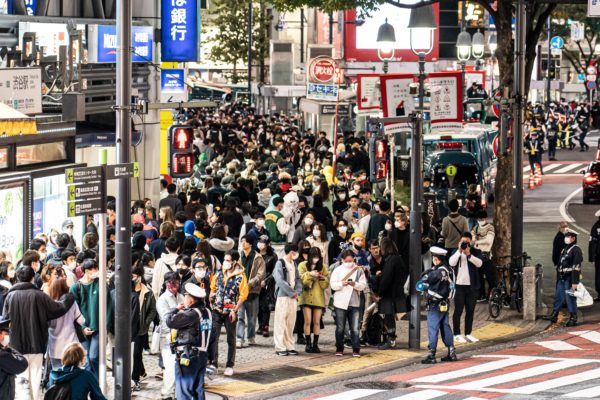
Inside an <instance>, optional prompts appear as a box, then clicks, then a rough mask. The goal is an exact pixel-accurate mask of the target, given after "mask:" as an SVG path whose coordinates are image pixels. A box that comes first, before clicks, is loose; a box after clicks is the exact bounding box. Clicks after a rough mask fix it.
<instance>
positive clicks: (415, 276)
mask: <svg viewBox="0 0 600 400" xmlns="http://www.w3.org/2000/svg"><path fill="white" fill-rule="evenodd" d="M436 28H437V25H436V22H435V13H434V11H433V7H432V6H431V5H428V6H422V7H418V8H413V9H412V10H411V12H410V19H409V21H408V29H409V30H410V49H411V50H412V52H413V53H414V54H416V55H417V56H418V57H419V114H420V117H419V118H418V119H417V123H418V129H413V132H414V134H413V140H412V142H413V143H412V151H411V153H412V154H411V158H410V168H411V169H410V171H411V172H410V186H411V191H410V239H409V240H410V242H409V243H410V245H409V265H410V282H411V284H410V303H411V306H412V310H411V311H410V322H409V335H408V346H409V347H410V348H411V349H419V348H420V342H421V321H420V319H421V299H420V297H419V294H418V293H417V291H416V287H415V282H417V281H418V280H419V279H420V275H421V271H422V265H423V261H422V259H421V235H422V229H421V218H422V210H421V209H422V203H423V200H422V198H423V171H422V165H421V164H422V163H421V159H422V154H421V153H422V141H423V111H424V110H423V109H424V106H423V101H424V100H423V98H424V97H425V56H427V54H429V53H431V51H432V50H433V33H434V31H435V29H436Z"/></svg>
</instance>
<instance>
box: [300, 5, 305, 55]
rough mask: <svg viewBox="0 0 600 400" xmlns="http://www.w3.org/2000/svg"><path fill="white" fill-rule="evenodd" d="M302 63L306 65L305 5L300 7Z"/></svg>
mask: <svg viewBox="0 0 600 400" xmlns="http://www.w3.org/2000/svg"><path fill="white" fill-rule="evenodd" d="M300 64H302V65H304V7H302V8H300Z"/></svg>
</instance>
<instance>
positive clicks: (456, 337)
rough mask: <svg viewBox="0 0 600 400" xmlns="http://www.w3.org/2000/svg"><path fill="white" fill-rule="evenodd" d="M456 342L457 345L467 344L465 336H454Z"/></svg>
mask: <svg viewBox="0 0 600 400" xmlns="http://www.w3.org/2000/svg"><path fill="white" fill-rule="evenodd" d="M454 341H455V342H456V343H467V339H465V337H464V336H463V335H456V336H454Z"/></svg>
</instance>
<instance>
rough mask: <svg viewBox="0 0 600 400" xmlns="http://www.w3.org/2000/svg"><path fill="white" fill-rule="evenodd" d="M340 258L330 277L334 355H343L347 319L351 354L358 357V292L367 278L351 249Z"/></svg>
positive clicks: (365, 284) (361, 289)
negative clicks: (333, 315)
mask: <svg viewBox="0 0 600 400" xmlns="http://www.w3.org/2000/svg"><path fill="white" fill-rule="evenodd" d="M340 259H341V261H342V263H341V264H340V266H338V267H337V268H336V269H334V270H333V272H332V273H331V278H330V284H331V290H334V291H335V293H334V295H333V306H334V307H335V355H336V356H338V357H341V356H343V355H344V330H345V327H346V324H347V321H349V322H350V338H351V342H352V356H353V357H360V340H359V337H358V330H359V322H360V321H359V319H360V294H361V293H362V292H363V291H364V290H365V289H366V288H367V278H366V277H365V273H364V272H363V269H362V268H361V267H360V266H358V265H356V263H355V262H354V252H353V251H352V250H344V251H343V252H342V254H340Z"/></svg>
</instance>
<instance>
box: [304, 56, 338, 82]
mask: <svg viewBox="0 0 600 400" xmlns="http://www.w3.org/2000/svg"><path fill="white" fill-rule="evenodd" d="M335 70H336V66H335V61H334V60H333V59H332V58H330V57H317V58H315V59H314V60H312V61H311V63H310V66H309V69H308V72H309V75H310V80H311V81H316V82H320V83H330V82H331V81H333V78H334V77H335Z"/></svg>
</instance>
